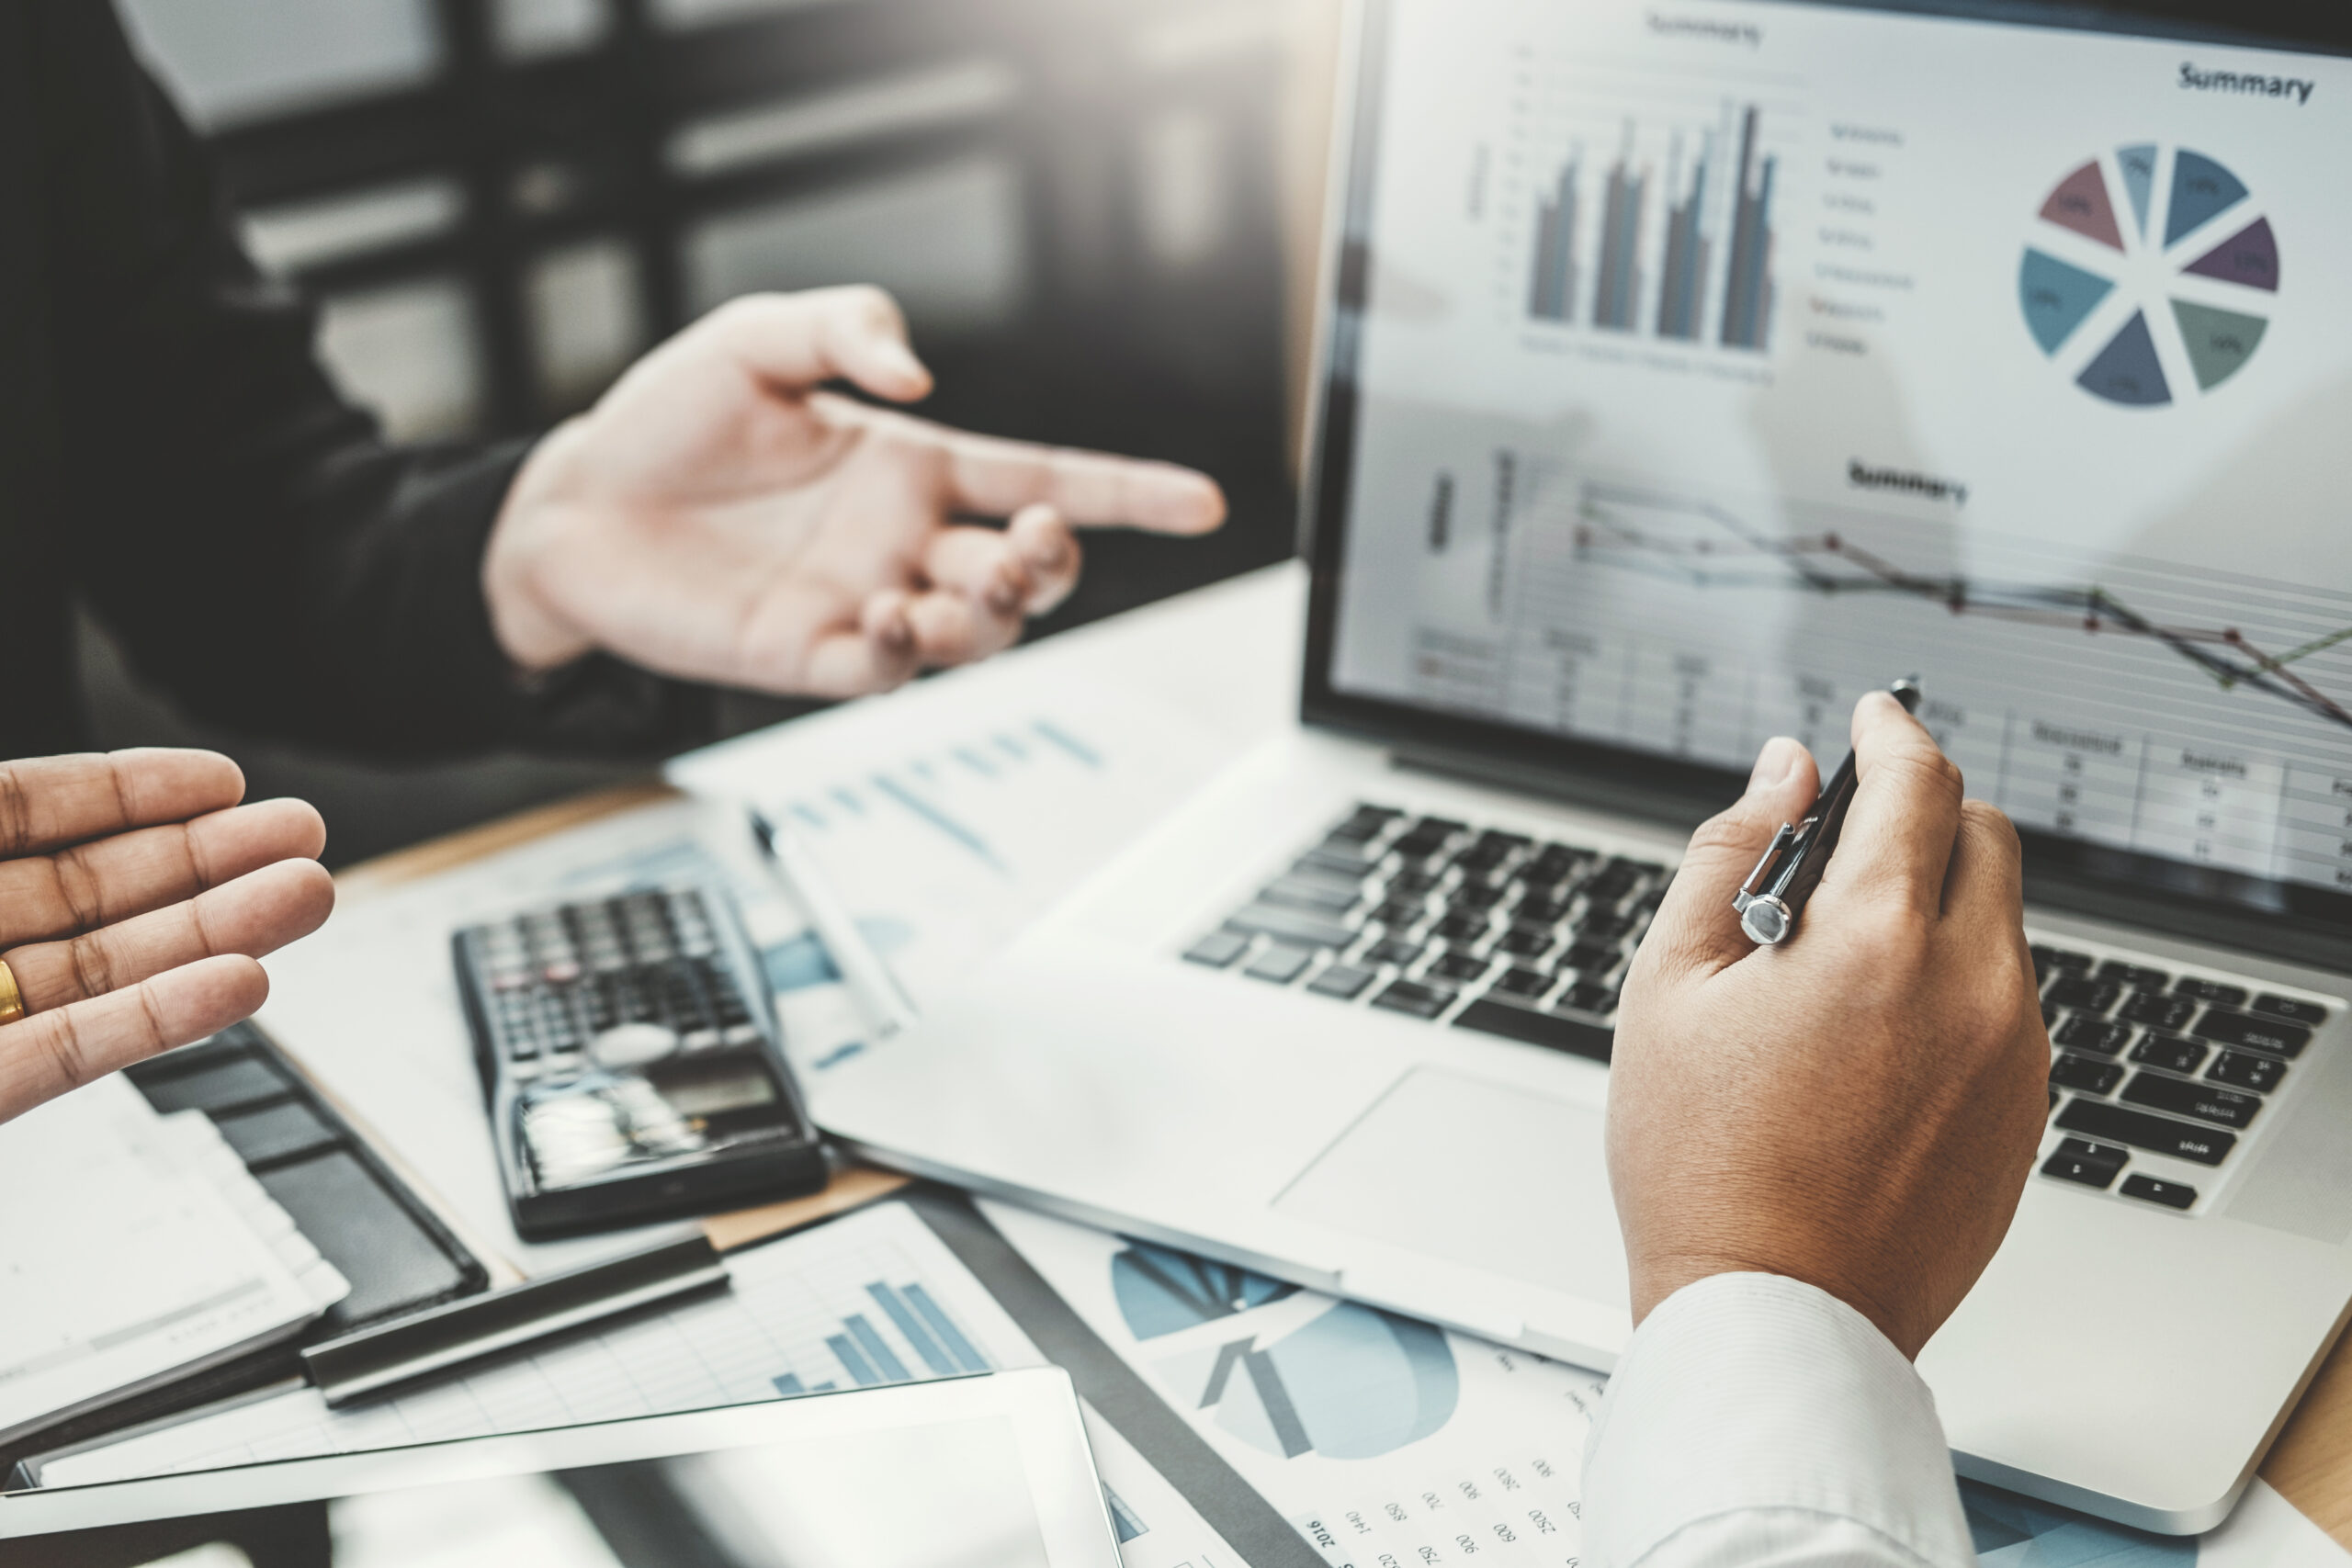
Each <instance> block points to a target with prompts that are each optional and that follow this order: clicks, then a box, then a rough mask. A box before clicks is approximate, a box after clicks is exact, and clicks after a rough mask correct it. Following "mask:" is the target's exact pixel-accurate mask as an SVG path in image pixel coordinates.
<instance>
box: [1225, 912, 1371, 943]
mask: <svg viewBox="0 0 2352 1568" xmlns="http://www.w3.org/2000/svg"><path fill="white" fill-rule="evenodd" d="M1225 923H1226V925H1227V926H1228V927H1229V928H1231V929H1232V930H1234V931H1253V932H1261V933H1263V934H1264V935H1267V936H1270V937H1274V938H1276V939H1278V940H1280V941H1283V942H1297V943H1299V944H1300V945H1302V946H1306V947H1334V948H1337V947H1345V946H1347V945H1348V943H1350V942H1353V941H1355V939H1356V933H1355V932H1354V931H1350V930H1349V929H1348V928H1347V927H1346V926H1344V925H1342V924H1340V922H1339V921H1338V920H1335V919H1331V918H1329V916H1327V915H1318V914H1316V913H1315V912H1314V911H1312V910H1309V909H1286V908H1283V907H1282V906H1281V905H1279V904H1252V905H1250V907H1249V908H1246V909H1242V910H1239V911H1238V912H1237V913H1234V914H1231V915H1227V917H1226V918H1225Z"/></svg>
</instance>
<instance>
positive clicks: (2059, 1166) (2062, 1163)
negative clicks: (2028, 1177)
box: [2041, 1138, 2122, 1192]
mask: <svg viewBox="0 0 2352 1568" xmlns="http://www.w3.org/2000/svg"><path fill="white" fill-rule="evenodd" d="M2074 1141H2075V1140H2074V1139H2072V1138H2069V1139H2067V1140H2066V1142H2067V1143H2069V1144H2071V1143H2073V1142H2074ZM2121 1169H2122V1167H2121V1166H2120V1165H2106V1164H2102V1163H2101V1162H2099V1161H2098V1160H2088V1159H2078V1158H2076V1157H2075V1156H2071V1155H2069V1154H2067V1153H2066V1151H2065V1150H2064V1148H2061V1149H2060V1150H2059V1151H2058V1152H2057V1153H2056V1154H2054V1155H2052V1156H2050V1157H2049V1159H2047V1160H2046V1161H2044V1162H2043V1163H2042V1167H2041V1174H2042V1175H2044V1176H2054V1177H2056V1178H2057V1179H2059V1180H2061V1181H2079V1182H2081V1183H2082V1184H2083V1185H2084V1186H2086V1187H2096V1188H2098V1190H2100V1191H2102V1192H2104V1191H2106V1190H2108V1189H2109V1187H2111V1186H2113V1185H2114V1184H2115V1177H2116V1173H2117V1172H2118V1171H2120V1170H2121Z"/></svg>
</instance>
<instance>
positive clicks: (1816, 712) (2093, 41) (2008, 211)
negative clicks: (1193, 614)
mask: <svg viewBox="0 0 2352 1568" xmlns="http://www.w3.org/2000/svg"><path fill="white" fill-rule="evenodd" d="M2227 14H2230V15H2243V14H2244V13H2243V11H2233V12H2230V13H2227ZM2321 25H2324V26H2327V27H2331V28H2338V29H2339V30H2340V29H2341V28H2343V26H2344V24H2343V23H2341V22H2338V21H2328V22H2325V23H2324V24H2321ZM1359 32H1360V37H1359V39H1358V59H1357V61H1356V63H1355V67H1354V74H1353V80H1354V88H1355V93H1356V102H1355V105H1354V108H1353V111H1352V121H1353V130H1352V132H1351V138H1350V146H1349V148H1348V154H1347V160H1346V164H1345V169H1346V184H1345V186H1344V190H1343V196H1342V199H1343V201H1344V205H1345V216H1344V228H1343V230H1342V236H1343V240H1344V243H1343V244H1342V245H1341V247H1340V253H1339V254H1340V264H1339V265H1338V266H1337V267H1336V269H1335V272H1336V283H1335V288H1337V291H1338V292H1337V296H1336V300H1335V305H1336V309H1335V310H1334V312H1333V314H1332V315H1331V317H1330V319H1329V326H1328V330H1327V333H1326V339H1327V348H1326V355H1327V364H1326V371H1327V376H1328V380H1327V383H1326V387H1325V391H1324V395H1323V400H1322V407H1321V410H1320V420H1321V423H1320V439H1319V443H1318V446H1317V456H1316V463H1317V473H1316V475H1315V484H1316V500H1315V502H1314V507H1315V511H1314V513H1313V516H1314V518H1315V544H1314V554H1315V560H1316V569H1317V571H1316V576H1317V593H1316V606H1315V614H1314V626H1313V637H1314V646H1313V647H1312V648H1311V649H1310V652H1309V661H1308V668H1309V676H1308V693H1307V709H1308V712H1309V715H1310V716H1314V717H1318V718H1322V719H1324V720H1327V721H1336V722H1340V723H1345V724H1351V725H1352V726H1354V727H1356V728H1368V729H1372V730H1374V731H1377V732H1380V733H1383V734H1385V735H1389V736H1391V737H1397V736H1413V735H1418V736H1419V737H1420V738H1421V739H1427V740H1431V741H1437V742H1445V743H1460V744H1466V745H1469V746H1472V747H1474V748H1483V749H1485V750H1489V751H1502V752H1506V753H1509V754H1511V755H1514V756H1517V757H1519V758H1521V759H1522V760H1534V761H1542V762H1545V763H1549V764H1553V765H1556V766H1559V767H1562V768H1564V769H1568V770H1575V769H1577V768H1579V767H1589V768H1595V769H1603V770H1605V769H1607V768H1610V767H1611V766H1614V767H1617V768H1619V769H1620V771H1621V772H1622V771H1624V769H1625V764H1627V763H1629V762H1633V763H1637V764H1638V766H1636V767H1635V768H1634V769H1633V770H1632V771H1633V772H1634V773H1636V774H1639V773H1645V772H1646V773H1654V774H1656V775H1657V776H1658V777H1661V778H1673V779H1678V780H1681V781H1684V782H1691V781H1698V780H1704V779H1713V781H1714V784H1715V785H1716V788H1717V793H1718V794H1721V793H1723V789H1722V786H1723V785H1724V784H1725V783H1726V782H1727V781H1724V779H1722V778H1721V776H1720V775H1721V773H1726V772H1736V773H1745V770H1746V768H1747V764H1748V762H1749V761H1751V760H1752V759H1753V757H1754V755H1755V753H1756V750H1757V748H1758V746H1759V745H1760V744H1761V743H1762V741H1763V740H1764V739H1766V738H1768V737H1770V736H1772V735H1775V734H1789V735H1795V736H1797V737H1799V738H1800V739H1804V741H1805V742H1807V743H1808V744H1809V745H1810V746H1812V747H1813V749H1814V750H1815V752H1816V754H1817V755H1819V756H1820V757H1821V759H1822V761H1823V764H1824V767H1825V769H1826V767H1827V766H1829V765H1831V764H1834V762H1835V761H1837V759H1838V757H1840V756H1842V755H1843V753H1844V750H1845V748H1846V744H1847V740H1846V728H1847V721H1848V717H1849V714H1850V712H1851V709H1852V706H1853V704H1854V702H1855V700H1856V698H1857V697H1858V696H1859V695H1860V694H1861V693H1862V692H1863V691H1865V690H1867V689H1869V688H1870V687H1872V686H1883V685H1884V684H1886V683H1887V682H1889V681H1890V680H1892V679H1894V678H1895V677H1897V676H1902V675H1908V674H1917V675H1918V676H1919V677H1921V678H1922V680H1923V682H1924V684H1925V686H1926V690H1927V693H1928V701H1927V704H1926V705H1925V707H1924V708H1923V710H1922V717H1923V718H1924V719H1925V720H1926V721H1927V723H1928V726H1929V727H1930V728H1932V729H1933V730H1934V732H1935V733H1936V735H1937V737H1938V739H1939V740H1940V741H1941V743H1942V744H1943V746H1944V748H1945V750H1947V751H1948V752H1949V754H1950V755H1951V756H1952V757H1953V758H1954V759H1955V760H1956V761H1959V762H1960V763H1961V765H1962V768H1963V769H1964V770H1965V772H1966V774H1967V777H1968V784H1969V789H1970V793H1971V794H1973V795H1978V796H1981V797H1984V798H1985V799H1989V800H1992V801H1994V802H1996V803H1997V804H1998V805H1999V806H2001V807H2003V808H2004V809H2005V810H2006V811H2007V813H2008V814H2009V816H2010V817H2011V818H2013V819H2014V820H2015V821H2016V822H2017V823H2018V826H2019V828H2020V829H2025V830H2026V831H2027V833H2028V835H2029V846H2030V855H2031V857H2032V858H2033V860H2034V861H2035V862H2036V863H2037V864H2038V865H2039V866H2040V867H2041V868H2042V869H2048V868H2050V867H2052V866H2053V865H2063V866H2066V867H2069V868H2072V869H2073V870H2074V871H2076V872H2080V873H2086V874H2089V875H2090V876H2092V877H2095V878H2103V879H2108V880H2113V881H2121V882H2123V883H2127V884H2140V885H2147V886H2160V887H2163V888H2165V889H2166V890H2168V892H2169V893H2171V894H2172V895H2176V896H2178V897H2186V898H2188V899H2189V900H2191V901H2195V900H2199V899H2211V900H2220V901H2223V902H2228V903H2233V904H2237V905H2240V906H2245V907H2250V908H2256V909H2261V910H2267V911H2270V912H2272V913H2277V914H2287V915H2291V916H2296V917H2303V918H2310V919H2316V920H2318V921H2319V922H2320V923H2321V924H2323V925H2329V924H2334V923H2336V922H2340V921H2343V920H2345V919H2346V916H2347V913H2352V183H2347V179H2346V170H2345V163H2344V158H2345V150H2346V148H2352V59H2346V58H2345V57H2344V52H2343V51H2342V49H2341V47H2340V46H2341V40H2340V39H2337V40H2316V41H2310V42H2305V43H2300V44H2294V43H2282V42H2278V41H2276V40H2267V39H2266V40H2262V41H2249V40H2248V39H2246V38H2245V37H2244V36H2242V35H2226V36H2225V35H2223V34H2222V33H2219V32H2216V31H2212V30H2211V29H2200V28H2196V27H2183V26H2180V25H2178V24H2177V22H2176V23H2154V22H2150V23H2145V24H2142V23H2137V22H2133V21H2131V20H2129V19H2128V18H2125V17H2121V16H2120V15H2119V14H2117V13H2113V12H2105V11H2091V10H2088V9H2086V8H2084V7H2080V6H2073V7H2068V8H2066V9H2065V10H2064V11H2058V10H2056V9H2054V8H2052V9H2041V8H2035V7H2028V6H2000V7H1999V8H1998V9H1997V11H1995V10H1993V9H1991V8H1988V7H1985V6H1975V7H1971V8H1970V9H1969V10H1968V11H1967V12H1966V13H1965V14H1962V12H1961V11H1960V10H1959V9H1958V8H1957V7H1945V6H1916V5H1911V6H1900V7H1894V6H1888V7H1879V6H1849V5H1825V4H1812V5H1792V4H1769V3H1757V0H1577V3H1575V4H1572V5H1570V4H1562V3H1560V0H1373V3H1372V4H1370V5H1369V6H1367V7H1366V9H1365V11H1364V12H1363V17H1362V26H1361V28H1360V29H1359Z"/></svg>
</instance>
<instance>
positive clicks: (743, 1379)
mask: <svg viewBox="0 0 2352 1568" xmlns="http://www.w3.org/2000/svg"><path fill="white" fill-rule="evenodd" d="M728 1271H729V1274H730V1276H731V1277H732V1280H733V1283H732V1286H731V1287H730V1288H729V1289H728V1290H725V1291H721V1292H713V1293H711V1294H707V1295H704V1296H699V1297H695V1298H693V1299H691V1300H688V1301H685V1302H683V1303H679V1304H677V1305H675V1306H673V1307H670V1308H667V1309H665V1310H662V1311H660V1312H655V1313H649V1314H643V1315H640V1316H637V1317H632V1318H628V1319H625V1320H622V1321H621V1322H619V1323H617V1324H615V1325H608V1326H605V1327H604V1328H601V1329H596V1330H592V1331H587V1332H583V1333H580V1334H576V1335H572V1336H570V1337H564V1338H560V1339H558V1340H554V1341H550V1342H548V1343H547V1344H545V1345H542V1346H538V1347H535V1348H531V1349H529V1350H527V1351H526V1352H522V1353H518V1354H515V1355H513V1356H510V1357H506V1358H503V1359H498V1360H494V1361H492V1362H489V1363H486V1364H485V1365H484V1366H482V1367H481V1369H480V1370H478V1371H473V1372H471V1373H469V1374H468V1375H465V1376H461V1377H457V1378H452V1379H449V1380H447V1381H446V1382H435V1383H432V1384H429V1385H427V1386H426V1387H424V1388H423V1389H421V1390H420V1391H418V1392H416V1393H407V1394H401V1395H399V1396H396V1397H393V1398H390V1399H385V1400H382V1401H379V1402H374V1403H369V1404H358V1405H354V1406H350V1407H347V1408H345V1409H343V1410H333V1411H331V1410H329V1409H327V1408H326V1406H325V1404H323V1403H322V1401H321V1400H320V1398H319V1396H318V1394H317V1393H316V1392H315V1391H312V1390H307V1389H306V1390H302V1391H300V1392H298V1393H287V1394H282V1395H278V1396H277V1397H274V1398H270V1399H266V1400H263V1401H260V1402H257V1403H254V1404H245V1405H241V1406H237V1407H234V1408H232V1409H228V1410H225V1411H223V1412H221V1413H220V1414H217V1415H213V1416H205V1417H203V1418H200V1419H198V1420H196V1421H191V1422H187V1423H185V1424H182V1425H180V1426H176V1427H164V1428H161V1429H160V1430H157V1431H154V1432H151V1433H148V1434H146V1435H144V1436H141V1437H135V1438H128V1439H126V1440H124V1441H122V1442H119V1443H114V1444H111V1445H108V1446H107V1447H105V1448H101V1449H95V1450H90V1451H89V1452H87V1453H84V1454H79V1455H74V1456H72V1457H70V1458H64V1459H61V1460H57V1461H51V1462H50V1463H48V1464H47V1465H45V1466H44V1467H43V1468H42V1471H41V1477H40V1479H41V1482H42V1484H44V1485H67V1484H79V1483H85V1482H94V1481H107V1480H116V1479H121V1478H124V1477H128V1476H132V1475H152V1474H164V1473H169V1472H181V1471H191V1470H210V1469H217V1468H219V1467H220V1466H223V1465H232V1464H246V1463H253V1462H255V1461H264V1460H273V1459H291V1458H298V1457H302V1456H306V1455H312V1454H326V1453H353V1452H358V1451H361V1450H368V1449H379V1448H391V1447H397V1446H401V1445H404V1444H409V1443H418V1442H434V1441H439V1440H443V1439H447V1438H468V1437H479V1436H483V1435H486V1434H490V1433H494V1432H520V1431H532V1430H536V1429H538V1428H542V1427H565V1426H574V1425H578V1424H579V1423H582V1422H586V1421H612V1420H619V1419H623V1418H626V1417H628V1416H653V1415H661V1414H663V1413H666V1412H670V1411H678V1410H699V1409H706V1408H709V1407H712V1406H716V1405H723V1404H744V1403H747V1402H750V1401H754V1400H763V1399H774V1398H776V1397H777V1396H778V1395H784V1396H787V1397H788V1396H791V1395H795V1394H803V1393H823V1392H828V1391H831V1390H834V1389H841V1388H850V1387H871V1386H874V1385H876V1384H881V1383H892V1382H915V1381H921V1380H926V1379H930V1378H937V1377H955V1376H960V1375H962V1374H964V1373H967V1372H978V1371H989V1370H992V1369H994V1368H997V1367H1005V1366H1021V1365H1034V1364H1035V1362H1036V1360H1037V1359H1038V1358H1037V1357H1036V1354H1035V1350H1034V1349H1033V1348H1031V1347H1030V1345H1029V1343H1028V1340H1027V1339H1026V1337H1024V1336H1023V1335H1022V1333H1021V1332H1020V1330H1019V1329H1018V1328H1017V1327H1016V1326H1014V1325H1013V1324H1012V1320H1011V1319H1010V1318H1007V1317H1006V1316H1005V1315H1004V1313H1003V1309H1002V1308H1001V1307H999V1306H998V1305H997V1304H996V1303H995V1301H994V1299H993V1298H992V1297H990V1296H989V1294H988V1292H987V1291H986V1289H985V1288H984V1287H982V1286H981V1285H980V1284H979V1282H978V1280H974V1279H973V1278H972V1276H971V1274H970V1273H969V1272H968V1271H967V1269H964V1267H963V1266H962V1265H961V1264H959V1263H958V1262H956V1259H955V1258H954V1256H953V1255H952V1254H950V1253H949V1252H948V1251H947V1249H946V1248H945V1247H944V1246H943V1245H942V1244H941V1243H940V1242H939V1240H938V1238H937V1237H936V1236H934V1235H932V1233H931V1232H930V1230H929V1229H928V1228H927V1227H925V1226H924V1225H923V1224H922V1221H921V1220H919V1219H918V1218H916V1217H915V1215H914V1213H912V1211H910V1210H909V1209H907V1208H906V1207H905V1206H904V1205H903V1204H898V1203H888V1204H883V1205H881V1206H879V1207H876V1208H874V1209H869V1210H866V1211H865V1212H864V1213H857V1214H853V1215H850V1216H848V1217H847V1218H845V1219H842V1220H839V1221H836V1222H834V1223H833V1224H829V1225H826V1226H823V1227H821V1228H820V1229H817V1230H813V1231H808V1232H804V1233H802V1234H801V1235H796V1236H788V1237H786V1238H785V1239H784V1240H781V1241H776V1242H771V1243H768V1244H767V1245H765V1246H763V1247H753V1248H751V1249H749V1250H747V1251H744V1252H740V1253H736V1254H734V1255H732V1256H731V1257H730V1258H729V1260H728Z"/></svg>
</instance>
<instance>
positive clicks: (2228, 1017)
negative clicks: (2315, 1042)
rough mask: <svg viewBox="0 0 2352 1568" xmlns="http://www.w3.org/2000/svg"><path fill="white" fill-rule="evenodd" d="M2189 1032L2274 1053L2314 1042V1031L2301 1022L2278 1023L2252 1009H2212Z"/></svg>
mask: <svg viewBox="0 0 2352 1568" xmlns="http://www.w3.org/2000/svg"><path fill="white" fill-rule="evenodd" d="M2190 1032H2191V1033H2192V1034H2195V1035H2196V1036H2197V1038H2199V1040H2211V1041H2212V1042H2213V1043H2216V1044H2220V1045H2245V1046H2249V1047H2251V1048H2252V1049H2254V1050H2256V1051H2267V1052H2269V1053H2271V1054H2272V1055H2278V1056H2294V1055H2300V1054H2301V1051H2302V1049H2303V1047H2304V1046H2306V1045H2308V1044H2310V1043H2312V1032H2311V1031H2310V1030H2308V1029H2305V1028H2304V1027H2303V1026H2302V1025H2301V1024H2300V1023H2275V1022H2273V1021H2270V1020H2269V1019H2267V1018H2257V1017H2256V1016H2255V1015H2254V1014H2252V1013H2245V1012H2224V1011H2222V1010H2221V1009H2220V1008H2214V1009H2211V1010H2209V1011H2208V1012H2207V1013H2206V1014H2205V1016H2204V1017H2203V1018H2200V1019H2199V1020H2198V1021H2197V1027H2196V1028H2195V1029H2193V1030H2191V1031H2190Z"/></svg>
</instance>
